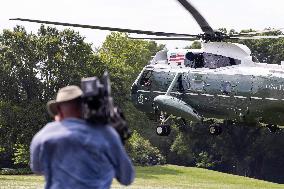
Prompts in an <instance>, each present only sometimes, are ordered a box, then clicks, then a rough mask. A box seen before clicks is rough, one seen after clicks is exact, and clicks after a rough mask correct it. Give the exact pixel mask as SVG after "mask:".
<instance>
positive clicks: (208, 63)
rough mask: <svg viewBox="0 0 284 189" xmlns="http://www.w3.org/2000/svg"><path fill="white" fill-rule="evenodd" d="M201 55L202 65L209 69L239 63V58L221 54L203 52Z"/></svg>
mask: <svg viewBox="0 0 284 189" xmlns="http://www.w3.org/2000/svg"><path fill="white" fill-rule="evenodd" d="M203 56H204V67H205V68H209V69H216V68H221V67H226V66H233V65H237V64H240V63H241V61H240V60H237V59H233V58H230V57H226V56H222V55H216V54H211V53H203Z"/></svg>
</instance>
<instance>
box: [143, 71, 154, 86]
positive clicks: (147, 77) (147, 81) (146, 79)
mask: <svg viewBox="0 0 284 189" xmlns="http://www.w3.org/2000/svg"><path fill="white" fill-rule="evenodd" d="M152 73H153V71H152V70H145V71H144V72H143V73H142V76H141V79H140V85H142V86H146V87H148V86H150V85H151V77H152Z"/></svg>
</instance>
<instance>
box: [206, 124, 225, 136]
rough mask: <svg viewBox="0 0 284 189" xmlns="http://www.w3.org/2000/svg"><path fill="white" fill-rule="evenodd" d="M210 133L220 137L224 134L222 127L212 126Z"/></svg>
mask: <svg viewBox="0 0 284 189" xmlns="http://www.w3.org/2000/svg"><path fill="white" fill-rule="evenodd" d="M209 133H210V134H211V135H220V134H221V133H222V127H221V126H219V125H210V126H209Z"/></svg>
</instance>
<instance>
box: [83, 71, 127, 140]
mask: <svg viewBox="0 0 284 189" xmlns="http://www.w3.org/2000/svg"><path fill="white" fill-rule="evenodd" d="M81 89H82V91H83V96H82V115H83V119H85V120H86V121H88V122H90V123H93V124H95V123H103V124H109V125H111V126H113V127H114V128H115V129H116V131H117V132H118V134H119V135H120V138H121V140H122V142H123V143H124V142H125V140H127V139H128V138H129V137H130V135H131V132H130V130H129V128H128V125H127V123H126V120H125V117H124V115H123V112H122V110H121V109H120V108H119V107H117V106H114V103H113V98H112V96H111V86H110V79H109V74H108V72H105V73H104V74H103V76H102V78H101V80H100V79H99V78H97V77H89V78H83V79H82V80H81Z"/></svg>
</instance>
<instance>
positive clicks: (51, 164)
mask: <svg viewBox="0 0 284 189" xmlns="http://www.w3.org/2000/svg"><path fill="white" fill-rule="evenodd" d="M30 152H31V169H32V171H33V172H35V173H38V174H44V176H45V181H46V185H45V188H46V189H73V188H74V189H92V188H96V189H101V188H104V189H105V188H110V186H111V183H112V179H113V178H114V177H115V178H116V179H117V180H118V181H119V182H120V183H121V184H123V185H129V184H131V183H132V181H133V179H134V175H135V172H134V168H133V165H132V163H131V160H130V159H129V157H128V155H127V154H126V152H125V149H124V147H123V145H122V143H121V140H120V138H119V136H118V134H117V132H116V131H115V130H114V129H113V128H112V127H110V126H90V125H88V124H87V123H86V122H85V121H83V120H80V119H75V118H71V119H69V118H68V119H64V120H63V121H61V122H59V121H55V122H51V123H49V124H47V125H46V126H45V127H43V128H42V129H41V130H40V131H39V132H38V133H37V134H36V135H35V136H34V138H33V140H32V143H31V146H30Z"/></svg>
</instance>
